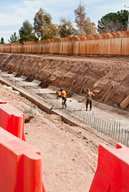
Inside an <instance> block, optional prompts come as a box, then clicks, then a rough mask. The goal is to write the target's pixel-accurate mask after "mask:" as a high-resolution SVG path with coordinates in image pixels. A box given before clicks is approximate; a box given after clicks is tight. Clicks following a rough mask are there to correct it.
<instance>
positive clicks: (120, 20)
mask: <svg viewBox="0 0 129 192" xmlns="http://www.w3.org/2000/svg"><path fill="white" fill-rule="evenodd" d="M127 23H128V11H127V10H121V11H117V12H116V13H108V14H106V15H105V16H103V17H102V18H101V19H100V20H99V21H98V26H97V31H98V32H99V33H107V32H112V31H123V30H124V31H126V30H127Z"/></svg>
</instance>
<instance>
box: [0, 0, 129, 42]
mask: <svg viewBox="0 0 129 192" xmlns="http://www.w3.org/2000/svg"><path fill="white" fill-rule="evenodd" d="M79 3H80V0H3V1H2V0H1V1H0V38H1V37H3V38H4V40H5V42H6V43H8V39H9V38H10V36H11V35H12V34H13V33H14V32H16V33H17V34H18V31H19V29H20V28H21V27H22V24H23V22H24V21H25V20H29V22H30V23H31V24H33V18H34V15H35V13H36V12H38V10H39V9H40V8H43V9H44V10H46V11H47V12H48V13H50V14H51V16H52V22H53V23H59V20H60V18H61V17H65V18H67V19H68V18H70V19H71V21H73V22H74V19H75V16H74V10H75V9H76V8H77V7H78V5H79ZM81 4H82V5H84V6H85V10H86V13H87V17H89V18H90V20H91V21H93V22H95V23H96V25H97V22H98V20H100V19H101V17H102V16H104V15H106V14H108V13H110V12H117V11H120V10H123V9H126V8H124V5H127V6H129V0H81ZM127 10H129V9H127Z"/></svg>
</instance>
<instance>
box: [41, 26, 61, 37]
mask: <svg viewBox="0 0 129 192" xmlns="http://www.w3.org/2000/svg"><path fill="white" fill-rule="evenodd" d="M57 36H58V28H57V25H55V24H52V23H50V24H47V25H45V26H44V28H43V30H42V39H52V38H56V37H57Z"/></svg>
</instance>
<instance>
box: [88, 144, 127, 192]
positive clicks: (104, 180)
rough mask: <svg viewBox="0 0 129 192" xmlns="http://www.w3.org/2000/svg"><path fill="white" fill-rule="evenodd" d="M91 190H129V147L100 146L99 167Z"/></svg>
mask: <svg viewBox="0 0 129 192" xmlns="http://www.w3.org/2000/svg"><path fill="white" fill-rule="evenodd" d="M89 192H129V148H128V147H126V146H124V145H122V144H117V145H116V149H110V148H109V147H107V146H105V145H100V146H99V156H98V167H97V171H96V173H95V176H94V179H93V181H92V185H91V188H90V190H89Z"/></svg>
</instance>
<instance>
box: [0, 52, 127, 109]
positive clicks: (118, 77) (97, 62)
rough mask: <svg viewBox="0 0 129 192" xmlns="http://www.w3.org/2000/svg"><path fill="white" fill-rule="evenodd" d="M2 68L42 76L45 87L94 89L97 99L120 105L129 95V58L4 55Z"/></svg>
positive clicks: (82, 92) (1, 63)
mask: <svg viewBox="0 0 129 192" xmlns="http://www.w3.org/2000/svg"><path fill="white" fill-rule="evenodd" d="M0 68H1V70H8V71H12V72H17V73H19V74H22V75H26V76H28V77H30V79H38V80H40V81H42V83H43V86H47V85H49V84H50V85H56V86H58V87H60V86H63V87H65V89H66V90H69V91H71V93H72V92H75V93H78V94H85V93H86V90H87V88H90V89H91V90H92V91H94V93H95V96H96V100H99V101H101V102H104V103H107V104H109V105H113V106H117V107H119V106H120V103H121V102H122V101H123V100H124V99H125V98H126V97H127V96H128V95H129V86H128V85H129V58H128V57H114V58H113V57H108V58H104V57H101V58H100V57H99V58H98V57H94V58H93V57H77V56H55V55H30V54H0ZM126 110H127V111H129V106H127V107H126Z"/></svg>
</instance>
